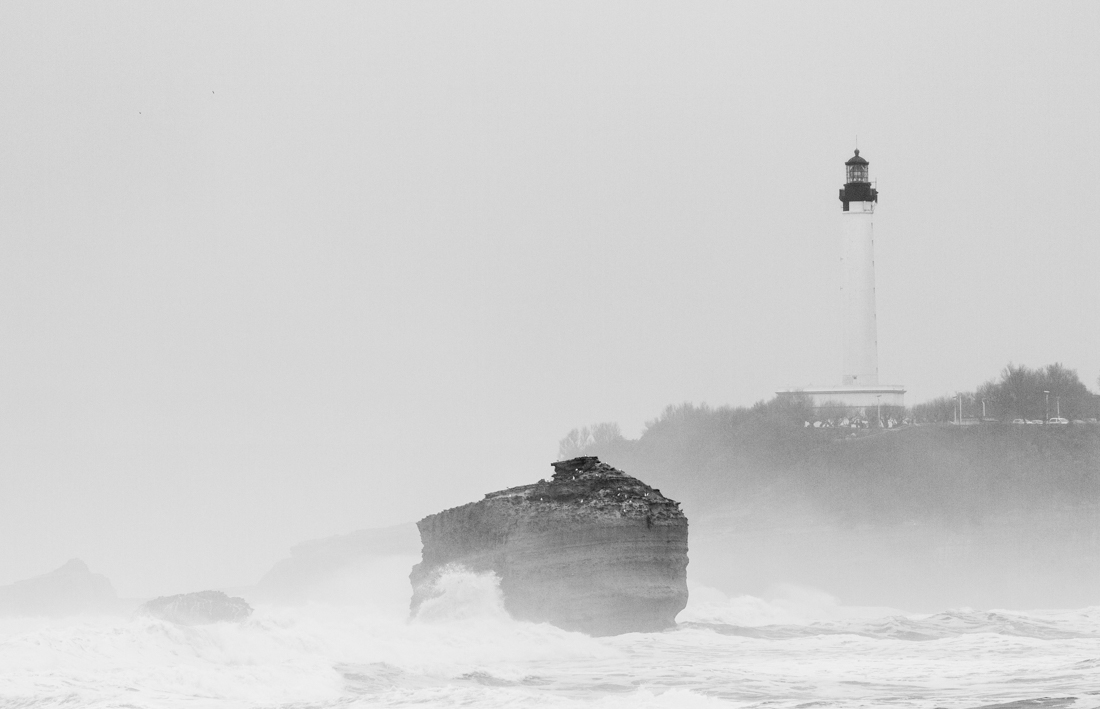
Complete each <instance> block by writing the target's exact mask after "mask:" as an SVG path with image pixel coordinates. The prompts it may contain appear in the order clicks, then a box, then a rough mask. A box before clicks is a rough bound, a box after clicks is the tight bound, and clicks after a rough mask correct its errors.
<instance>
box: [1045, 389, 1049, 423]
mask: <svg viewBox="0 0 1100 709" xmlns="http://www.w3.org/2000/svg"><path fill="white" fill-rule="evenodd" d="M1043 394H1045V395H1046V400H1047V417H1046V419H1045V420H1044V421H1043V423H1046V422H1047V421H1050V391H1048V390H1046V389H1043Z"/></svg>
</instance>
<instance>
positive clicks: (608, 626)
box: [410, 456, 688, 635]
mask: <svg viewBox="0 0 1100 709" xmlns="http://www.w3.org/2000/svg"><path fill="white" fill-rule="evenodd" d="M553 468H554V474H553V477H552V479H551V480H550V481H549V482H547V481H546V480H540V481H539V482H537V483H535V484H533V485H524V486H521V487H514V488H509V489H507V490H501V491H499V492H492V493H489V494H488V495H486V496H485V499H483V500H481V501H480V502H472V503H470V504H467V505H462V506H461V507H454V508H452V509H449V510H444V511H443V512H439V513H437V514H434V515H430V516H428V517H425V518H424V519H422V520H420V522H418V523H417V526H418V527H419V529H420V539H421V542H422V544H423V559H422V561H421V562H420V563H419V564H417V565H416V566H415V567H413V570H412V574H411V575H410V579H411V581H412V585H413V598H412V608H413V611H414V612H415V611H416V610H417V608H419V606H420V605H421V604H422V603H423V602H424V601H425V600H426V599H428V598H430V597H431V596H432V593H433V591H434V584H433V581H434V579H435V578H436V577H437V576H438V574H439V573H441V571H442V570H443V569H444V568H446V567H448V566H449V565H452V564H457V565H461V566H463V567H465V568H467V569H469V570H471V571H476V572H481V571H493V572H495V573H496V574H497V575H498V576H499V577H500V588H501V591H502V592H503V594H504V605H505V608H506V609H507V610H508V612H509V613H510V614H511V615H512V617H514V618H517V619H520V620H531V621H537V622H542V621H545V622H549V623H552V624H554V625H556V626H558V627H560V628H564V629H566V630H578V631H581V632H585V633H589V634H591V635H617V634H620V633H629V632H650V631H656V630H662V629H664V628H669V627H672V626H674V625H675V618H676V614H677V613H679V612H680V611H681V610H683V608H684V606H686V605H687V598H688V591H687V563H688V557H687V548H688V524H687V518H686V517H685V516H684V513H683V512H681V511H680V503H678V502H675V501H673V500H670V499H668V498H667V497H665V496H663V495H662V494H661V492H660V490H656V489H654V488H651V487H649V486H648V485H646V484H645V483H643V482H641V481H640V480H638V479H636V478H633V477H631V476H629V475H627V474H626V473H624V472H622V471H620V470H616V469H615V468H612V467H611V466H610V465H607V464H606V463H601V462H600V461H599V459H597V458H595V457H592V456H589V457H583V458H574V459H572V460H565V461H559V462H557V463H553Z"/></svg>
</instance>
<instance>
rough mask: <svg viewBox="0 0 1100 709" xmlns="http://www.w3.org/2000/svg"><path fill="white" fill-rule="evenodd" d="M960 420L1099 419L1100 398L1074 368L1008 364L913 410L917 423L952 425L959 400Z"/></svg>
mask: <svg viewBox="0 0 1100 709" xmlns="http://www.w3.org/2000/svg"><path fill="white" fill-rule="evenodd" d="M960 398H961V400H962V415H963V417H964V418H980V417H983V416H984V417H986V418H994V419H998V420H1000V421H1012V420H1015V419H1024V420H1046V419H1048V418H1051V417H1053V416H1061V417H1062V418H1066V419H1069V420H1075V419H1089V418H1097V417H1098V416H1100V397H1097V396H1096V395H1095V394H1093V393H1092V392H1090V391H1089V389H1088V387H1087V386H1085V384H1084V382H1082V381H1081V378H1080V377H1079V376H1077V372H1076V371H1075V370H1072V369H1069V368H1067V367H1065V366H1063V365H1062V364H1060V363H1057V362H1055V363H1054V364H1048V365H1047V366H1046V367H1037V368H1035V369H1032V368H1030V367H1026V366H1022V365H1020V366H1017V365H1014V364H1009V365H1008V366H1007V367H1005V368H1004V369H1003V370H1001V376H1000V377H999V378H996V379H991V380H989V381H987V382H985V383H984V384H981V385H980V386H978V387H977V388H976V389H975V390H973V391H968V392H959V394H958V396H941V397H939V398H937V399H933V400H932V401H928V402H925V403H923V404H917V405H916V406H914V407H912V412H913V416H914V418H916V419H917V420H919V421H932V422H935V421H951V420H953V419H954V418H955V416H956V410H957V407H958V403H959V399H960Z"/></svg>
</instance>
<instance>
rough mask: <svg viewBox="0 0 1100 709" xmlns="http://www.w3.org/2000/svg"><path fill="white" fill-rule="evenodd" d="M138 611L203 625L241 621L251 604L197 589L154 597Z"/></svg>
mask: <svg viewBox="0 0 1100 709" xmlns="http://www.w3.org/2000/svg"><path fill="white" fill-rule="evenodd" d="M138 612H139V613H142V614H145V615H151V616H153V617H154V618H160V619H161V620H167V621H169V622H172V623H177V624H179V625H205V624H207V623H218V622H222V621H238V620H244V619H245V618H247V617H248V616H250V615H252V606H250V605H248V601H246V600H244V599H243V598H238V597H236V596H227V595H225V594H224V593H222V592H221V591H199V592H198V593H181V594H179V595H176V596H161V597H160V598H154V599H153V600H151V601H149V602H147V603H145V604H144V605H142V606H141V608H140V609H139V610H138Z"/></svg>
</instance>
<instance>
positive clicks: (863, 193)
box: [840, 150, 878, 386]
mask: <svg viewBox="0 0 1100 709" xmlns="http://www.w3.org/2000/svg"><path fill="white" fill-rule="evenodd" d="M869 164H870V163H868V162H867V160H865V159H864V158H861V157H860V156H859V150H856V154H855V155H854V156H853V157H852V158H851V159H849V160H848V162H846V163H845V164H844V165H845V168H846V169H845V173H846V176H847V178H848V179H847V182H846V183H845V184H844V187H842V188H841V189H840V201H841V202H842V203H843V204H844V214H843V216H842V217H841V230H840V273H841V281H840V307H841V316H840V317H841V328H842V335H841V337H842V338H843V343H844V344H843V353H844V357H843V361H842V367H843V373H842V374H841V377H840V383H841V384H843V385H845V386H873V385H877V384H878V328H877V326H876V324H875V236H874V231H873V229H872V226H871V218H872V217H873V216H874V213H875V203H876V202H878V190H877V189H875V188H874V187H871V180H870V177H869V175H868V170H867V167H868V165H869Z"/></svg>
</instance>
